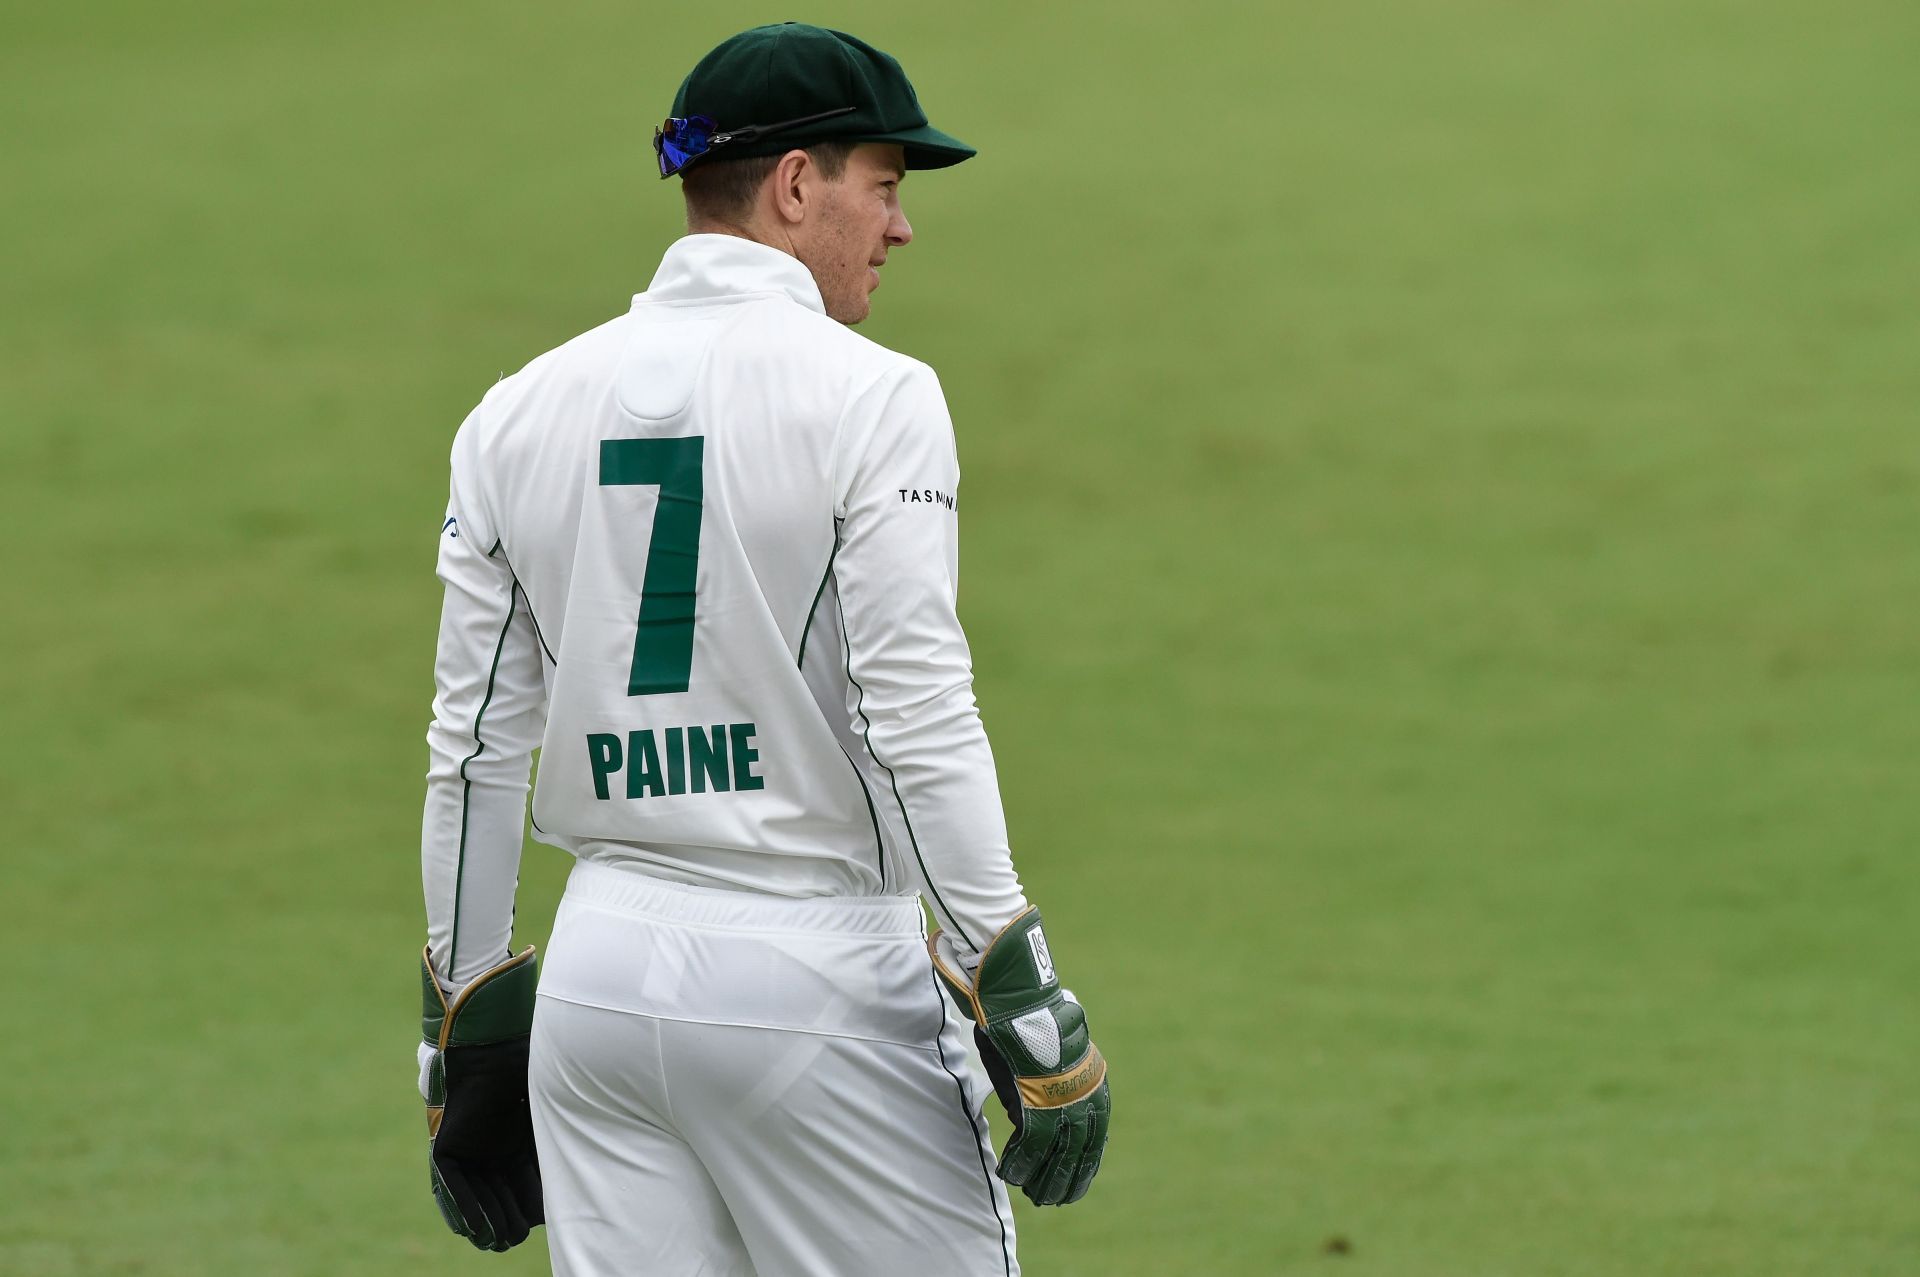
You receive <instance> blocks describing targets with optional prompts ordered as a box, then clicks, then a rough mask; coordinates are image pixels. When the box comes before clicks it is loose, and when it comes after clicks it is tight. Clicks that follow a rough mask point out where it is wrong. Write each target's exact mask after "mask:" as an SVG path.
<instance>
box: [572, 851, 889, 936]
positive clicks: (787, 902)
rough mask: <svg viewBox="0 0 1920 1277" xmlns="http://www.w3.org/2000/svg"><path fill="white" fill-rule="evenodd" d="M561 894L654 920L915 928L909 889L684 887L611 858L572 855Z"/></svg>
mask: <svg viewBox="0 0 1920 1277" xmlns="http://www.w3.org/2000/svg"><path fill="white" fill-rule="evenodd" d="M567 899H568V900H577V901H579V902H580V903H582V904H591V905H597V906H599V907H600V908H603V909H614V910H618V911H619V912H621V913H631V914H635V915H638V916H641V917H647V918H656V919H659V920H660V921H662V922H669V923H682V924H686V925H689V926H699V927H728V928H737V929H739V930H742V931H816V932H817V931H825V932H837V933H840V934H843V935H859V936H885V937H889V938H894V939H900V938H906V937H918V936H920V935H921V926H922V919H923V915H922V914H921V912H920V901H919V898H918V897H916V896H798V897H796V896H769V895H766V894H763V893H761V892H757V891H725V890H721V889H719V888H715V887H690V886H686V885H683V884H681V883H677V882H668V881H666V880H665V879H662V878H654V877H651V876H649V875H647V874H645V873H642V872H640V871H638V870H635V869H627V868H624V867H622V866H619V865H605V864H597V863H595V862H593V861H590V860H580V861H576V862H575V863H574V866H573V872H572V873H571V874H569V875H568V876H567Z"/></svg>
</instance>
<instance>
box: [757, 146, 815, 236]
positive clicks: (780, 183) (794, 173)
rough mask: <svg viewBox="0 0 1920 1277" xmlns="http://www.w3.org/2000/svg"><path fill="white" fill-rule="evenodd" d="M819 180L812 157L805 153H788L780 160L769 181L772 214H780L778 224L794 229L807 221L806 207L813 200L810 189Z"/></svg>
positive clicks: (812, 193)
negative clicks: (783, 223)
mask: <svg viewBox="0 0 1920 1277" xmlns="http://www.w3.org/2000/svg"><path fill="white" fill-rule="evenodd" d="M818 176H819V174H818V173H817V172H815V169H814V163H813V157H812V156H811V155H808V154H807V153H806V152H805V151H788V152H787V153H786V154H785V155H783V156H781V157H780V162H779V163H778V164H776V165H774V168H773V176H772V177H771V178H770V179H769V181H770V183H771V189H772V193H773V210H774V212H775V213H777V214H779V216H780V220H781V221H783V222H786V223H787V224H789V225H795V226H797V225H799V223H801V222H802V221H804V220H806V215H807V205H808V204H809V203H810V202H811V201H812V199H813V198H814V192H813V191H812V190H811V189H810V187H811V185H812V183H813V182H814V180H815V179H816V178H817V177H818Z"/></svg>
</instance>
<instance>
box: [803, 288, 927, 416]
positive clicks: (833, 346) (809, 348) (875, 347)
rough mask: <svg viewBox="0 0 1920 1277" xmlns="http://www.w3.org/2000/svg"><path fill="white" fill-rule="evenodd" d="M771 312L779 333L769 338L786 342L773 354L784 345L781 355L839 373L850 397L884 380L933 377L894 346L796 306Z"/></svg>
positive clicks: (817, 312)
mask: <svg viewBox="0 0 1920 1277" xmlns="http://www.w3.org/2000/svg"><path fill="white" fill-rule="evenodd" d="M768 311H769V314H768V319H769V320H771V321H772V322H773V323H774V324H775V325H777V332H776V333H774V334H769V335H770V336H776V337H778V338H784V339H785V341H784V342H776V343H774V344H773V351H771V352H770V353H774V352H778V351H779V347H780V346H781V345H785V346H786V350H785V351H784V352H780V353H785V354H787V355H788V356H789V357H791V358H794V359H796V360H799V361H803V362H805V363H808V364H810V365H812V366H815V367H824V368H831V369H834V370H836V371H838V372H840V373H841V374H842V375H843V376H844V377H845V379H846V389H847V392H848V393H849V394H857V393H859V391H860V390H862V389H863V388H865V387H867V386H871V385H872V384H873V383H875V382H876V381H880V380H884V379H892V380H905V379H908V378H915V377H926V378H933V376H934V373H933V369H932V368H931V367H929V366H928V365H927V364H926V363H925V362H923V361H921V360H919V359H916V358H914V357H913V356H912V355H908V354H903V353H902V352H900V351H898V350H895V349H893V348H892V347H891V346H883V345H881V344H880V343H879V342H877V341H875V340H873V339H872V338H870V337H867V336H864V335H862V334H861V333H859V332H856V331H855V330H854V329H852V328H849V327H847V326H846V325H845V324H843V323H841V322H839V321H838V320H835V319H830V318H828V317H827V316H825V315H823V314H821V313H820V312H819V311H817V310H813V309H810V308H809V307H806V306H802V305H800V304H799V303H797V302H783V303H780V304H778V305H776V306H771V307H768Z"/></svg>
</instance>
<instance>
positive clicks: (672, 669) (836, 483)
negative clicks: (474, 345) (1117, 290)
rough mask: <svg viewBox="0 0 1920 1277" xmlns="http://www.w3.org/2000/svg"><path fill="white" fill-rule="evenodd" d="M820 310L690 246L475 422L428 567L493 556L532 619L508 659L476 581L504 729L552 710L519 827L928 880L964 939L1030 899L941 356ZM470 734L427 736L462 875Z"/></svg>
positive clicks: (816, 890)
mask: <svg viewBox="0 0 1920 1277" xmlns="http://www.w3.org/2000/svg"><path fill="white" fill-rule="evenodd" d="M818 307H819V300H818V293H817V291H815V290H814V287H813V283H812V280H811V278H810V277H809V276H808V274H807V272H806V270H805V268H804V267H802V266H801V265H800V264H799V263H798V262H795V261H794V260H793V259H792V258H790V257H788V256H786V255H785V254H782V253H779V252H778V251H776V250H774V249H770V248H767V247H765V246H763V245H759V244H755V243H752V242H750V241H746V240H742V239H737V238H734V237H730V236H723V235H695V236H689V237H688V238H686V239H683V240H681V241H679V242H678V243H677V244H676V245H675V246H674V247H673V249H671V250H670V251H669V253H668V254H667V256H666V258H665V260H664V261H663V263H662V266H661V269H660V272H659V274H658V275H657V276H656V278H655V281H654V284H653V287H651V288H650V289H649V290H648V291H647V292H646V293H643V294H641V295H640V296H639V297H637V298H636V299H635V302H634V306H633V308H632V310H631V311H630V312H629V313H628V314H626V315H624V316H622V317H620V318H618V319H616V320H613V321H611V322H609V323H607V324H603V325H601V326H600V327H598V328H595V329H593V330H592V331H590V332H588V333H585V334H583V335H582V336H580V337H578V338H576V339H574V340H573V341H571V342H568V343H567V344H565V345H564V346H561V347H559V348H558V349H556V350H554V351H551V352H549V353H548V354H546V355H543V356H541V357H540V358H539V359H536V360H534V361H533V362H532V363H531V364H529V365H528V366H527V367H526V368H525V369H523V370H522V371H521V372H519V373H517V374H515V375H514V376H512V377H509V378H507V379H505V380H504V381H502V382H501V383H500V384H499V385H497V386H495V387H494V389H493V390H492V391H490V392H489V393H488V395H487V396H486V398H485V400H484V401H483V402H482V403H481V405H480V406H479V408H477V409H476V410H475V411H474V413H473V414H472V415H471V416H470V417H469V419H468V421H467V422H466V424H465V425H464V426H463V427H462V429H461V432H460V436H459V438H458V440H457V441H456V444H455V448H454V480H453V511H452V512H451V513H450V518H452V519H454V520H455V522H454V524H453V526H452V527H450V528H449V529H448V531H449V533H457V535H454V536H450V537H449V538H447V539H446V540H445V541H443V554H442V573H443V575H447V576H448V578H449V583H450V584H452V583H454V582H456V581H457V580H458V579H460V577H461V575H462V574H463V572H464V571H465V570H466V569H467V568H468V567H469V566H473V567H477V566H478V565H474V564H471V563H470V562H463V560H466V561H470V560H471V559H472V556H474V555H475V554H483V555H486V556H487V557H488V558H489V559H490V560H491V561H493V562H494V563H495V564H498V565H502V566H503V567H504V570H505V571H506V572H507V573H509V574H510V581H511V588H510V590H509V594H510V595H514V596H516V604H515V611H514V612H513V613H512V615H521V614H524V619H525V625H524V627H523V628H524V629H525V630H528V631H531V634H530V635H526V634H523V635H521V636H519V644H520V645H521V646H522V647H524V648H525V650H524V651H519V652H515V651H514V650H512V649H513V647H514V646H515V644H514V640H515V637H516V636H515V635H514V634H512V633H511V632H510V631H511V630H512V628H513V627H512V626H511V624H510V614H509V613H508V612H507V611H506V610H504V609H502V608H501V607H499V606H498V605H497V602H495V601H493V600H488V599H485V598H484V597H483V598H481V599H480V600H479V602H478V604H477V608H476V610H477V612H478V613H480V614H481V616H480V617H479V618H478V619H477V620H476V623H475V629H476V635H475V637H476V639H477V640H478V644H479V646H478V648H477V649H475V650H476V655H481V656H484V655H487V653H486V647H487V644H488V642H491V643H492V645H493V651H492V653H491V657H490V659H488V661H487V684H488V685H487V688H486V689H485V690H484V691H483V692H482V693H481V699H482V701H483V702H485V703H487V704H488V706H489V709H491V710H492V711H493V714H494V724H495V727H496V730H501V729H507V730H511V729H512V727H515V726H517V727H518V728H519V729H520V730H521V731H523V732H531V731H535V730H537V723H536V722H534V721H531V717H530V713H531V712H530V711H529V712H528V713H526V714H523V715H522V718H521V719H520V720H519V721H518V722H517V723H515V724H512V725H509V724H506V723H504V722H503V721H502V716H503V714H504V713H505V712H508V711H506V710H505V707H506V706H518V705H522V704H531V703H533V702H537V701H545V703H546V709H545V718H546V722H545V730H544V733H543V734H542V735H541V737H540V741H541V744H542V745H543V746H544V748H543V750H542V754H541V765H540V778H539V784H538V787H537V790H536V793H535V797H534V804H533V819H534V825H535V830H536V836H537V837H539V838H541V839H542V840H544V841H546V842H549V843H552V844H554V845H556V846H560V847H564V848H565V849H567V850H569V851H571V852H573V853H574V854H575V855H577V856H580V857H581V858H583V859H589V860H602V861H629V862H636V863H637V864H639V865H641V866H644V867H645V868H646V869H647V870H648V872H651V873H654V874H657V875H659V876H663V877H667V878H670V879H673V880H677V881H682V882H687V883H692V884H696V885H710V886H728V887H737V888H746V889H752V890H759V891H766V892H770V893H773V894H778V895H797V896H806V895H871V894H881V893H888V892H909V891H913V890H915V889H919V888H923V887H924V888H925V889H926V890H927V894H928V896H929V898H930V899H931V900H932V901H933V903H934V905H935V908H936V911H938V912H939V913H940V920H941V922H942V925H944V926H947V927H949V928H953V929H955V930H957V931H958V932H959V933H960V934H961V935H963V936H966V937H968V940H969V941H970V942H971V943H974V944H983V943H984V942H985V940H986V939H987V938H988V935H989V934H990V933H984V934H983V924H981V923H979V922H976V921H974V919H975V918H977V917H988V918H992V917H1004V916H1008V915H1009V914H1010V913H1011V912H1013V911H1016V910H1017V908H1018V907H1019V903H1020V900H1019V886H1018V883H1017V880H1015V879H1014V877H1013V875H1012V873H1011V870H1010V862H1009V860H1008V853H1007V849H1006V834H1005V827H1004V822H1003V819H1002V817H1001V814H1000V805H999V799H998V789H997V784H996V782H995V778H994V772H993V761H992V756H991V753H990V752H989V750H988V747H987V743H986V737H985V734H984V733H983V732H982V731H981V728H980V724H979V719H978V715H977V712H976V711H975V708H974V702H973V696H972V684H971V670H970V666H969V658H968V652H967V648H966V643H965V639H964V637H963V635H962V633H961V631H960V628H959V624H958V621H957V619H956V617H955V615H954V612H953V597H954V589H955V577H956V573H957V545H958V541H957V527H956V519H957V501H956V498H955V495H954V489H955V488H956V487H957V480H958V469H957V462H956V460H955V457H954V450H953V440H952V426H951V424H950V422H949V420H948V418H947V414H946V408H945V404H944V403H943V401H942V399H941V397H940V392H939V386H938V383H937V381H936V380H935V379H934V377H933V374H932V372H931V370H929V369H927V368H926V367H925V365H923V364H920V363H918V362H916V361H914V360H912V359H909V358H907V357H905V356H902V355H899V354H896V353H894V352H891V351H888V350H886V349H884V348H882V347H880V346H877V345H875V344H874V343H872V342H869V341H867V340H866V339H864V338H862V337H859V336H857V335H856V334H854V333H852V332H851V331H849V330H848V329H847V328H845V327H843V326H841V325H839V324H837V323H834V322H833V321H832V320H830V319H828V318H827V317H826V316H825V315H824V314H822V313H821V312H820V310H819V309H818ZM496 570H498V569H496ZM489 626H491V627H492V633H491V634H490V633H488V627H489ZM536 667H537V668H538V670H539V677H540V680H541V684H540V685H539V686H537V687H535V686H527V685H526V684H529V683H531V681H532V673H531V671H532V670H533V669H534V668H536ZM474 668H475V671H476V672H477V671H478V669H479V662H478V661H477V660H476V661H475V662H474ZM495 707H499V708H495ZM454 717H455V721H456V722H457V721H458V716H457V715H456V716H454ZM477 717H480V716H479V715H477ZM480 726H481V730H479V731H478V732H477V733H474V734H472V737H471V739H470V738H469V735H468V734H466V733H459V734H450V735H449V736H448V738H447V739H446V740H445V742H444V746H443V747H442V748H438V749H436V758H437V766H436V773H437V774H438V775H439V776H441V777H442V778H443V780H444V781H445V788H446V791H447V799H448V801H447V803H446V804H445V806H446V813H445V814H446V816H447V820H446V821H445V825H444V829H445V835H446V839H447V841H448V843H449V850H450V851H451V852H452V862H453V863H451V864H450V865H449V868H450V869H451V870H452V873H453V876H454V877H455V878H456V879H458V877H459V876H460V864H459V862H460V861H461V860H462V859H463V852H462V848H461V843H462V835H464V834H465V832H466V831H465V830H464V829H463V828H461V826H462V825H463V824H464V822H463V821H456V820H455V819H454V816H455V814H456V813H455V810H454V809H455V808H456V807H458V808H460V809H461V811H460V813H459V814H460V815H462V816H464V808H465V806H466V805H467V803H468V802H470V800H471V795H470V792H469V784H470V782H471V780H472V779H473V773H474V771H475V769H476V768H477V767H481V768H483V767H484V764H485V761H486V748H485V745H486V740H487V736H488V733H487V732H486V730H485V718H484V717H481V724H480ZM476 748H478V750H479V753H480V756H479V757H469V755H471V754H473V753H474V751H475V749H476ZM498 752H499V753H501V754H504V752H505V751H498ZM456 784H457V785H458V787H459V789H460V790H461V793H460V795H459V801H458V802H457V803H456V802H455V794H454V789H455V786H456ZM430 814H431V813H430ZM455 889H456V890H458V888H457V887H456V888H455ZM949 903H951V905H952V908H951V910H949V909H948V908H947V906H948V904H949ZM463 949H464V946H463Z"/></svg>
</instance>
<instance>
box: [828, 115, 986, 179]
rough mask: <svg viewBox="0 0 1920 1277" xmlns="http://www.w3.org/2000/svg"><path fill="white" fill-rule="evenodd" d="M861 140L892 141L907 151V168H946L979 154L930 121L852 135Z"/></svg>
mask: <svg viewBox="0 0 1920 1277" xmlns="http://www.w3.org/2000/svg"><path fill="white" fill-rule="evenodd" d="M855 140H857V141H861V142H892V143H894V144H896V145H898V146H899V147H900V148H901V149H902V150H904V151H905V152H906V153H907V167H908V168H910V169H927V168H947V167H949V166H951V165H954V164H958V163H959V162H960V161H961V160H970V159H972V158H973V157H974V156H975V155H977V154H979V152H978V151H975V150H974V149H973V148H972V147H970V146H968V145H967V144H966V143H965V142H962V141H961V140H960V139H959V138H957V137H954V136H953V135H952V134H950V133H942V132H941V131H940V130H939V129H936V128H934V127H933V125H931V124H923V125H921V126H920V127H919V128H917V129H900V130H897V131H895V132H892V133H884V134H880V135H878V136H874V137H862V138H858V139H855Z"/></svg>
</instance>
